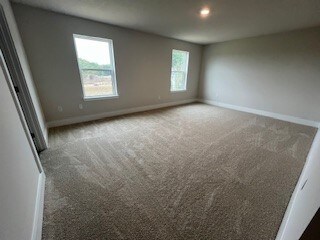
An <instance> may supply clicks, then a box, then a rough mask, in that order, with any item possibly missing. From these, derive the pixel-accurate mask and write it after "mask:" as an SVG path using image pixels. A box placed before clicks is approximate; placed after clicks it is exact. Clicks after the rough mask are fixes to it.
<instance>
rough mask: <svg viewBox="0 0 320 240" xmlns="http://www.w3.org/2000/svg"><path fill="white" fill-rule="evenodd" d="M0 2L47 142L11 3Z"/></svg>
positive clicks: (5, 0)
mask: <svg viewBox="0 0 320 240" xmlns="http://www.w3.org/2000/svg"><path fill="white" fill-rule="evenodd" d="M0 4H1V5H2V7H3V10H4V12H5V15H6V19H7V22H8V25H9V28H10V32H11V36H12V39H13V42H14V45H15V47H16V51H17V54H18V57H19V60H20V63H21V68H22V71H23V73H24V76H25V79H26V82H27V86H28V89H29V93H30V96H31V99H32V103H33V105H34V107H35V111H36V113H37V117H38V120H39V123H40V126H41V129H42V132H43V135H44V137H45V139H46V142H47V144H48V132H47V126H46V121H45V118H44V115H43V112H42V108H41V106H40V101H39V98H38V94H37V91H36V87H35V85H34V82H33V78H32V75H31V71H30V68H29V64H28V61H27V58H26V54H25V51H24V48H23V45H22V41H21V37H20V34H19V31H18V27H17V24H16V21H15V18H14V15H13V12H12V9H11V5H10V3H9V1H8V0H0Z"/></svg>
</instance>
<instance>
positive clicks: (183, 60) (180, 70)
mask: <svg viewBox="0 0 320 240" xmlns="http://www.w3.org/2000/svg"><path fill="white" fill-rule="evenodd" d="M188 58H189V53H188V52H186V51H180V50H175V49H174V50H173V51H172V68H171V91H184V90H186V87H187V75H188Z"/></svg>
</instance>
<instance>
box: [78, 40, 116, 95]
mask: <svg viewBox="0 0 320 240" xmlns="http://www.w3.org/2000/svg"><path fill="white" fill-rule="evenodd" d="M75 44H76V50H77V57H78V65H79V70H80V74H81V78H82V86H83V91H84V97H85V98H92V97H103V96H112V95H116V90H115V89H114V88H115V84H113V81H114V79H113V78H114V67H113V66H112V61H111V56H110V45H109V44H110V43H109V42H108V41H104V40H100V41H99V40H95V39H90V38H88V37H82V36H80V37H78V36H75Z"/></svg>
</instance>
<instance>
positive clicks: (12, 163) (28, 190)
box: [0, 67, 40, 240]
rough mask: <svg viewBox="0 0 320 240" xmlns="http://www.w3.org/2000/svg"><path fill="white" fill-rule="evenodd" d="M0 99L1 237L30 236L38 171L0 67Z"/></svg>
mask: <svg viewBox="0 0 320 240" xmlns="http://www.w3.org/2000/svg"><path fill="white" fill-rule="evenodd" d="M0 102H1V104H0V116H1V117H0V153H1V157H0V239H1V240H22V239H23V240H29V239H32V238H31V236H32V230H33V227H34V217H35V209H36V198H37V188H38V181H39V177H40V173H39V170H38V168H37V165H36V159H35V155H34V153H33V151H32V146H31V145H30V142H29V141H28V138H27V135H26V132H25V130H24V127H23V125H22V122H21V120H20V116H19V113H18V110H17V108H16V106H15V102H14V100H13V97H12V95H11V93H10V90H9V86H8V84H7V82H6V79H5V77H4V72H3V70H2V67H0ZM30 140H31V139H30Z"/></svg>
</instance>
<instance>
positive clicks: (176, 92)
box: [170, 89, 187, 93]
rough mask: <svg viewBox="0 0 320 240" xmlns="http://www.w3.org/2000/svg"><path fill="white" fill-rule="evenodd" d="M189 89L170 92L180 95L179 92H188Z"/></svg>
mask: <svg viewBox="0 0 320 240" xmlns="http://www.w3.org/2000/svg"><path fill="white" fill-rule="evenodd" d="M186 91H187V89H183V90H170V92H172V93H179V92H186Z"/></svg>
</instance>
